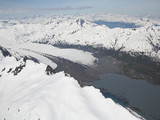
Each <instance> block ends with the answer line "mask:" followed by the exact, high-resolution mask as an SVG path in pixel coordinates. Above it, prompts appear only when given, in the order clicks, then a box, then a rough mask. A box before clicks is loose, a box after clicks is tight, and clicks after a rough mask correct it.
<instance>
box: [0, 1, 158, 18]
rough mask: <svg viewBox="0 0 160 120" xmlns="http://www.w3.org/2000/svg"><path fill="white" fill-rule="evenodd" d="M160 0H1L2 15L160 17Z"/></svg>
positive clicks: (0, 13) (0, 12)
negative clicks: (123, 15) (121, 15)
mask: <svg viewBox="0 0 160 120" xmlns="http://www.w3.org/2000/svg"><path fill="white" fill-rule="evenodd" d="M159 6H160V0H0V16H1V17H3V16H4V17H5V16H28V15H47V14H52V15H54V14H87V13H89V14H90V13H113V14H127V15H130V16H146V15H150V16H155V17H160V12H159V11H160V7H159Z"/></svg>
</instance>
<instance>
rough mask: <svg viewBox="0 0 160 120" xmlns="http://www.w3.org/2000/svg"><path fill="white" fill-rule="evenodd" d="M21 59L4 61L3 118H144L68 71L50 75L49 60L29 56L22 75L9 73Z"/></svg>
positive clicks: (0, 88) (1, 85) (0, 86)
mask: <svg viewBox="0 0 160 120" xmlns="http://www.w3.org/2000/svg"><path fill="white" fill-rule="evenodd" d="M21 63H22V60H20V61H16V59H15V58H14V57H6V58H4V59H3V60H2V61H0V66H1V67H0V74H1V77H0V98H1V99H0V119H1V120H89V119H90V120H140V118H137V117H135V116H133V115H132V114H131V113H130V112H129V111H128V110H127V109H125V108H123V107H122V106H120V105H118V104H116V103H114V102H113V100H112V99H110V98H104V97H103V95H102V94H101V93H100V90H98V89H95V88H94V87H89V86H87V87H83V88H81V87H80V86H79V84H78V82H77V81H76V80H75V79H74V78H71V77H68V76H65V74H64V72H59V73H56V74H54V75H50V76H47V75H46V73H45V69H46V66H47V65H45V64H42V63H40V64H38V63H34V62H33V61H30V60H27V61H26V65H25V67H24V68H23V69H22V71H21V72H20V73H18V75H16V76H14V75H13V73H12V71H11V72H9V73H7V71H8V69H10V68H15V67H17V66H19V64H21ZM4 68H5V70H3V69H4ZM2 70H3V71H2ZM13 70H14V69H13Z"/></svg>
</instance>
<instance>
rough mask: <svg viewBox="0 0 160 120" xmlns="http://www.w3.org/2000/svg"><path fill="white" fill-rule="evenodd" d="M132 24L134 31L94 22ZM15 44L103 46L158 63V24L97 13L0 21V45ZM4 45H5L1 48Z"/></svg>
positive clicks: (159, 51)
mask: <svg viewBox="0 0 160 120" xmlns="http://www.w3.org/2000/svg"><path fill="white" fill-rule="evenodd" d="M98 20H101V21H110V22H117V21H119V22H122V23H134V24H135V25H137V26H138V27H136V28H119V27H115V28H112V29H111V28H109V27H107V26H106V25H98V24H96V23H95V21H98ZM7 42H8V44H10V43H12V42H16V43H27V42H31V43H41V44H50V45H54V44H69V45H82V46H86V45H89V46H93V47H103V48H106V49H112V50H115V51H122V52H126V53H128V54H130V55H132V56H135V55H145V56H148V57H150V58H152V59H153V60H156V61H160V21H158V20H153V19H147V18H142V19H140V18H131V17H128V19H127V17H126V16H121V15H117V16H115V15H111V14H107V15H104V14H101V15H90V16H89V15H85V16H52V17H43V16H39V17H27V18H23V19H5V20H4V19H3V20H2V19H1V20H0V45H1V46H2V47H3V46H6V47H7V45H6V43H7ZM4 44H5V45H4Z"/></svg>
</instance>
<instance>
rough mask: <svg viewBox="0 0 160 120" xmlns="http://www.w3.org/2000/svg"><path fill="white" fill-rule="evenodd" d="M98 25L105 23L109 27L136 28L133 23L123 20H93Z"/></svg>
mask: <svg viewBox="0 0 160 120" xmlns="http://www.w3.org/2000/svg"><path fill="white" fill-rule="evenodd" d="M94 23H96V24H98V25H106V26H107V27H109V28H111V29H112V28H138V27H139V26H137V25H136V24H134V23H125V22H109V21H102V20H99V21H94Z"/></svg>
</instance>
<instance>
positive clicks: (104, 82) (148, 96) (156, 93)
mask: <svg viewBox="0 0 160 120" xmlns="http://www.w3.org/2000/svg"><path fill="white" fill-rule="evenodd" d="M100 78H101V79H100V80H99V81H94V82H92V83H90V84H91V85H93V86H95V87H97V88H103V89H104V90H107V92H109V93H112V95H114V96H116V97H117V98H118V97H119V98H124V100H127V101H128V102H127V106H128V107H129V108H131V109H133V110H134V111H136V112H138V113H140V114H141V115H143V116H145V117H146V118H147V119H148V120H159V119H160V104H159V102H160V86H155V85H152V84H150V83H148V82H146V81H144V80H135V79H132V78H129V77H127V76H124V75H119V74H113V73H108V74H104V75H101V77H100ZM102 91H103V90H102ZM102 93H103V94H104V96H105V97H110V95H109V96H108V94H105V91H104V92H102ZM116 102H117V101H116ZM122 102H123V100H122ZM124 104H125V101H124Z"/></svg>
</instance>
